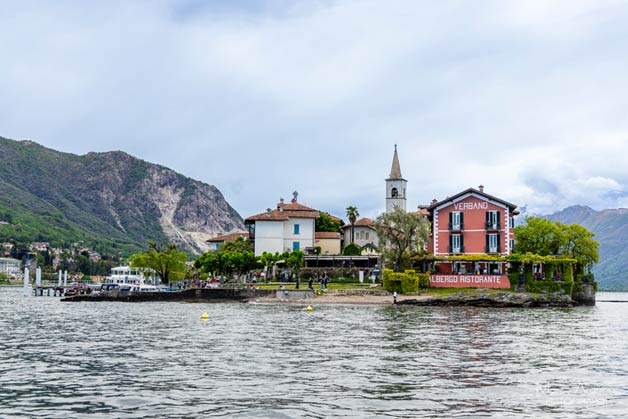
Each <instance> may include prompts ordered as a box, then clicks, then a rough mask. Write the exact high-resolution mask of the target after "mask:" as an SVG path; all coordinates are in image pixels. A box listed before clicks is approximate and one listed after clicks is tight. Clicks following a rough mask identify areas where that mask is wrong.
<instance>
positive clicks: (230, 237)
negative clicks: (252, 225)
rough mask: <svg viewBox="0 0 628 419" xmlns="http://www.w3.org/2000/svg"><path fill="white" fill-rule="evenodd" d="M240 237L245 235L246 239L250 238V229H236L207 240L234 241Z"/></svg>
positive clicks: (209, 241) (212, 241) (211, 241)
mask: <svg viewBox="0 0 628 419" xmlns="http://www.w3.org/2000/svg"><path fill="white" fill-rule="evenodd" d="M239 237H243V238H245V239H248V238H249V233H248V231H236V232H235V233H229V234H223V235H222V236H216V237H212V238H211V239H208V240H206V241H207V242H208V243H214V242H232V241H235V240H237V239H238V238H239Z"/></svg>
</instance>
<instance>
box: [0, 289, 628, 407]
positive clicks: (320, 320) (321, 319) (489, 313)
mask: <svg viewBox="0 0 628 419" xmlns="http://www.w3.org/2000/svg"><path fill="white" fill-rule="evenodd" d="M613 298H615V299H616V298H618V297H617V296H613ZM624 306H626V307H624ZM627 310H628V305H625V304H613V303H600V304H598V306H597V307H595V308H577V309H566V310H550V309H547V310H545V309H537V310H516V309H493V310H491V309H482V308H466V307H459V308H448V307H438V308H430V307H417V308H413V307H400V308H392V307H378V306H349V305H346V306H342V305H337V306H336V305H334V306H317V307H315V310H314V311H313V312H306V311H305V310H303V307H301V306H294V305H263V304H191V303H141V304H129V303H77V304H67V303H61V302H59V301H58V299H56V298H23V297H22V296H21V293H20V290H18V289H7V288H4V289H0V418H7V419H9V418H30V417H35V418H68V417H72V418H73V417H77V418H83V417H89V418H111V417H117V418H142V419H147V418H165V417H168V418H205V417H229V418H328V417H341V418H381V417H386V418H413V417H417V416H421V417H474V418H475V417H515V418H539V417H540V418H543V417H547V418H573V417H582V418H585V417H586V418H588V417H622V416H623V415H624V414H625V412H626V411H628V402H627V400H628V384H627V383H628V382H627V381H626V376H628V362H627V361H628V340H627V339H625V336H626V334H627V333H628V323H627V322H626V321H625V319H626V314H627ZM203 311H207V312H208V313H209V315H210V320H209V321H204V320H201V319H200V313H201V312H203Z"/></svg>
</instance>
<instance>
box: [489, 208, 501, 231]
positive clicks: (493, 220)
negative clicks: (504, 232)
mask: <svg viewBox="0 0 628 419" xmlns="http://www.w3.org/2000/svg"><path fill="white" fill-rule="evenodd" d="M499 214H500V213H499V211H486V228H487V229H488V230H499V229H500V228H501V227H500V222H499V217H500V215H499Z"/></svg>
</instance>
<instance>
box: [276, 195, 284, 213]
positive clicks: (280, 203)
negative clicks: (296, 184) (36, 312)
mask: <svg viewBox="0 0 628 419" xmlns="http://www.w3.org/2000/svg"><path fill="white" fill-rule="evenodd" d="M277 209H278V210H279V212H283V198H279V203H278V204H277Z"/></svg>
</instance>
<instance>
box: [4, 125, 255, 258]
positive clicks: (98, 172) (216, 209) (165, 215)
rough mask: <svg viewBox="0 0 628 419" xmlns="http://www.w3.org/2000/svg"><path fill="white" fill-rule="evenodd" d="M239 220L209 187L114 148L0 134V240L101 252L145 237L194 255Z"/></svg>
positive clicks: (134, 246)
mask: <svg viewBox="0 0 628 419" xmlns="http://www.w3.org/2000/svg"><path fill="white" fill-rule="evenodd" d="M242 228H243V220H242V217H240V215H239V214H238V213H237V212H236V211H235V210H234V209H233V208H232V207H231V206H230V205H229V204H228V203H227V201H226V200H225V198H224V196H223V195H222V193H221V192H220V191H219V190H218V189H217V188H216V187H215V186H213V185H208V184H205V183H203V182H199V181H196V180H193V179H190V178H188V177H185V176H183V175H181V174H178V173H176V172H174V171H173V170H171V169H168V168H166V167H163V166H160V165H157V164H152V163H148V162H146V161H143V160H140V159H138V158H135V157H133V156H130V155H129V154H126V153H124V152H121V151H112V152H106V153H88V154H86V155H82V156H79V155H75V154H70V153H62V152H59V151H55V150H52V149H49V148H46V147H43V146H41V145H39V144H37V143H35V142H32V141H13V140H9V139H6V138H2V137H0V241H6V240H15V241H18V242H20V243H29V242H31V241H49V242H51V244H54V245H58V246H59V245H63V244H67V243H73V242H79V243H80V242H83V243H85V246H87V247H91V248H92V249H95V250H96V251H101V252H104V253H109V254H110V253H111V252H114V253H121V254H128V253H130V252H134V251H138V250H142V249H145V248H146V243H147V241H149V240H153V241H157V242H172V243H176V244H177V245H178V246H179V247H180V248H182V249H184V250H186V251H188V252H190V253H195V254H198V253H200V252H203V251H205V250H206V249H207V243H206V242H205V241H206V240H207V239H208V238H210V237H212V236H215V235H219V234H223V233H227V232H231V231H234V230H240V229H242Z"/></svg>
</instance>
